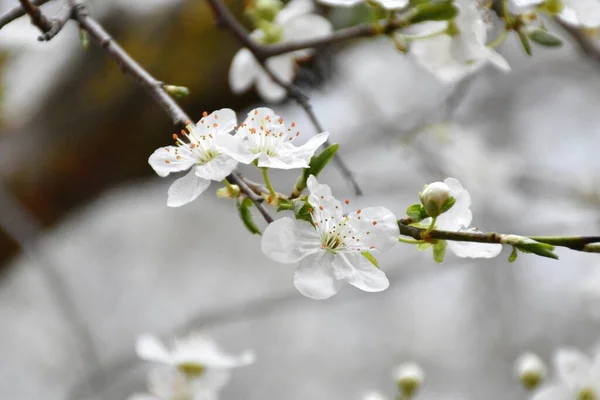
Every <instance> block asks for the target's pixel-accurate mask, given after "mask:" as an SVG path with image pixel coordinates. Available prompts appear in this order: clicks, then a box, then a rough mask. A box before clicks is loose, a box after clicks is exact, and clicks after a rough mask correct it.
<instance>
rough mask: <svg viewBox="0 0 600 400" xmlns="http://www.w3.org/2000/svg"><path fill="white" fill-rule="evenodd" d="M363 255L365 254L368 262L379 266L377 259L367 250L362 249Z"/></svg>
mask: <svg viewBox="0 0 600 400" xmlns="http://www.w3.org/2000/svg"><path fill="white" fill-rule="evenodd" d="M360 254H362V255H363V256H365V258H366V259H367V260H369V262H370V263H371V264H373V265H374V266H376V267H377V268H379V263H378V262H377V260H376V259H375V257H373V254H371V253H369V252H368V251H363V252H362V253H360Z"/></svg>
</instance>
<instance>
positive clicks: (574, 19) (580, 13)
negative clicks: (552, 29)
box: [559, 0, 600, 28]
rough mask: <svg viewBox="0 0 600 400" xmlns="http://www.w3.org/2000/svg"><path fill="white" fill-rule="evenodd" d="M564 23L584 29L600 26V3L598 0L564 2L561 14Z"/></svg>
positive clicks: (565, 0) (569, 0) (568, 0)
mask: <svg viewBox="0 0 600 400" xmlns="http://www.w3.org/2000/svg"><path fill="white" fill-rule="evenodd" d="M559 17H560V19H562V20H563V21H564V22H566V23H568V24H570V25H573V26H581V27H584V28H597V27H598V26H600V2H598V0H564V7H563V10H562V11H561V13H560V14H559Z"/></svg>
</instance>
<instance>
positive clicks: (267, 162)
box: [218, 107, 329, 169]
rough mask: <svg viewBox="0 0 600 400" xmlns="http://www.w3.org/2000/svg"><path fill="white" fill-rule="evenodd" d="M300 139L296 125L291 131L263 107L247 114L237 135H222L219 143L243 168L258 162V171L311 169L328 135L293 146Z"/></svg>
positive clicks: (269, 110) (290, 128) (276, 116)
mask: <svg viewBox="0 0 600 400" xmlns="http://www.w3.org/2000/svg"><path fill="white" fill-rule="evenodd" d="M299 135H300V132H299V131H298V130H297V128H296V124H295V123H292V124H291V125H290V127H289V128H288V127H286V125H285V123H284V121H283V118H281V117H279V116H278V115H275V112H274V111H273V110H271V109H270V108H265V107H261V108H257V109H254V110H252V111H250V113H248V117H247V118H246V120H245V121H244V123H242V125H241V126H240V127H239V128H238V129H237V132H236V133H235V135H233V136H231V135H221V136H220V137H219V140H218V143H219V144H220V145H221V146H222V147H223V148H224V149H226V151H227V154H228V155H229V156H231V157H232V158H234V159H235V160H237V161H239V162H241V163H243V164H250V163H252V162H253V161H254V160H258V164H257V165H258V166H259V167H268V168H280V169H292V168H308V163H309V162H310V159H311V157H312V156H313V155H314V154H315V151H317V149H318V148H319V147H320V146H321V145H322V144H323V143H325V141H326V140H327V137H328V136H329V133H327V132H323V133H319V134H317V135H315V136H313V137H312V138H310V139H309V140H308V141H307V142H306V143H305V144H303V145H302V146H295V145H294V144H293V143H292V142H293V141H294V140H295V139H296V138H297V137H298V136H299Z"/></svg>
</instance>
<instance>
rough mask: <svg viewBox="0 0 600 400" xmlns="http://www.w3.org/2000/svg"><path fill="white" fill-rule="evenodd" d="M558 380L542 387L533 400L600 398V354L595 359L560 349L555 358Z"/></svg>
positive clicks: (567, 349) (596, 354) (566, 349)
mask: <svg viewBox="0 0 600 400" xmlns="http://www.w3.org/2000/svg"><path fill="white" fill-rule="evenodd" d="M554 367H555V369H556V374H557V377H556V378H557V379H555V380H554V381H553V382H550V383H548V384H547V385H545V386H542V387H541V388H540V389H539V391H537V392H536V393H535V394H534V395H533V397H532V398H531V399H532V400H577V399H582V400H583V399H586V400H594V399H598V398H600V352H598V351H596V353H595V355H594V358H593V359H592V358H590V357H588V356H587V355H586V354H583V353H581V352H580V351H579V350H576V349H571V348H564V349H559V350H558V351H557V353H556V354H555V356H554Z"/></svg>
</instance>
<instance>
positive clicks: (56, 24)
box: [38, 3, 73, 41]
mask: <svg viewBox="0 0 600 400" xmlns="http://www.w3.org/2000/svg"><path fill="white" fill-rule="evenodd" d="M72 14H73V7H72V6H71V5H70V4H69V3H66V4H65V5H64V6H63V8H61V10H60V11H59V12H58V14H56V16H55V17H52V18H50V25H51V27H50V30H49V31H48V32H45V33H43V34H42V35H41V36H39V37H38V40H40V41H48V40H50V39H52V38H53V37H54V36H56V35H57V34H58V32H60V31H61V29H62V28H63V26H65V24H66V23H67V21H68V20H69V19H71V15H72Z"/></svg>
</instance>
